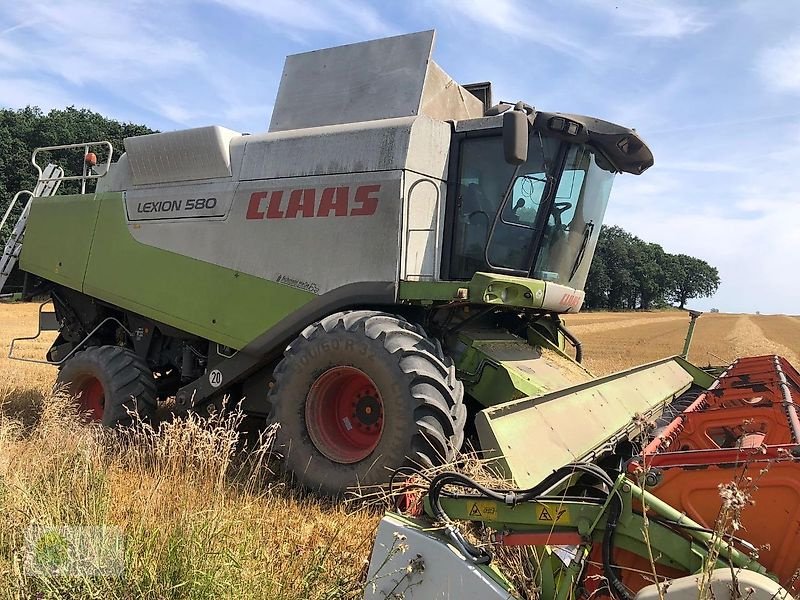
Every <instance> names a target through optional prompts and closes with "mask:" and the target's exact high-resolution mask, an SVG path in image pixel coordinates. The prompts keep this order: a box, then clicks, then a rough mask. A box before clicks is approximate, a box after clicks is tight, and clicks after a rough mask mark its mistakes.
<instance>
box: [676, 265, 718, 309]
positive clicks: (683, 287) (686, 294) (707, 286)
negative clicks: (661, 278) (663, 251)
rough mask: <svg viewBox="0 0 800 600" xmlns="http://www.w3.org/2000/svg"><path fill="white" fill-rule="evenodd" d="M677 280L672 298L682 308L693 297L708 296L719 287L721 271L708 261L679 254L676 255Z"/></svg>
mask: <svg viewBox="0 0 800 600" xmlns="http://www.w3.org/2000/svg"><path fill="white" fill-rule="evenodd" d="M675 259H676V268H675V276H676V278H675V281H674V288H673V290H672V298H673V300H674V301H675V302H677V303H678V305H679V307H680V308H684V307H685V306H686V302H687V301H688V300H690V299H691V298H706V297H708V296H711V295H712V294H714V292H716V291H717V289H718V288H719V283H720V279H719V271H717V269H716V268H715V267H712V266H711V265H709V264H708V263H707V262H706V261H704V260H700V259H699V258H695V257H694V256H687V255H686V254H678V255H676V256H675Z"/></svg>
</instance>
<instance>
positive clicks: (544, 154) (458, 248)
mask: <svg viewBox="0 0 800 600" xmlns="http://www.w3.org/2000/svg"><path fill="white" fill-rule="evenodd" d="M558 148H559V142H557V141H555V140H553V139H551V138H540V137H539V136H538V135H532V136H531V143H530V148H529V151H528V160H527V161H526V162H525V163H524V164H523V165H521V166H520V167H519V168H515V167H514V166H512V165H509V164H508V163H506V162H505V161H504V160H503V152H502V139H501V138H499V137H488V138H475V139H467V140H465V141H464V142H463V143H462V155H461V169H460V181H459V184H460V188H459V190H460V194H459V196H458V204H457V209H458V210H457V222H456V228H455V231H454V239H453V241H454V245H453V254H452V263H451V273H450V275H451V278H453V279H469V278H471V277H472V275H473V274H474V273H475V272H476V271H481V270H483V271H499V272H507V273H513V274H516V275H521V276H530V277H534V278H536V279H542V280H544V281H551V282H555V283H561V284H565V285H569V286H570V287H574V288H576V289H582V288H583V285H584V284H585V282H586V276H587V274H588V270H589V266H590V263H591V257H592V255H593V253H594V247H595V245H596V243H597V238H598V236H599V234H600V225H601V223H602V219H603V215H604V213H605V209H606V205H607V203H608V196H609V193H610V191H611V182H612V180H613V173H609V172H608V171H605V170H603V169H601V168H600V167H598V166H597V164H596V162H595V160H594V154H593V152H592V150H591V149H590V148H588V147H585V146H575V145H573V146H572V147H571V148H570V149H569V151H568V153H567V156H566V160H565V161H564V167H563V171H562V173H561V176H560V177H558V178H556V177H554V173H553V170H554V163H555V160H556V154H557V152H558ZM559 162H560V161H559ZM556 181H558V185H557V187H556V183H555V182H556ZM554 189H555V198H553V197H552V195H553V190H554ZM532 264H533V268H532V269H531V265H532Z"/></svg>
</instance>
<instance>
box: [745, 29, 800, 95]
mask: <svg viewBox="0 0 800 600" xmlns="http://www.w3.org/2000/svg"><path fill="white" fill-rule="evenodd" d="M798 65H800V37H795V38H792V39H790V40H787V41H785V42H783V43H781V44H778V45H776V46H772V47H770V48H767V49H765V50H763V51H762V52H761V54H760V55H759V56H758V59H757V60H756V70H757V71H758V73H759V75H760V76H761V78H762V80H763V81H764V84H765V85H767V86H768V87H770V88H772V89H773V90H775V91H778V92H791V93H795V94H796V93H800V69H798Z"/></svg>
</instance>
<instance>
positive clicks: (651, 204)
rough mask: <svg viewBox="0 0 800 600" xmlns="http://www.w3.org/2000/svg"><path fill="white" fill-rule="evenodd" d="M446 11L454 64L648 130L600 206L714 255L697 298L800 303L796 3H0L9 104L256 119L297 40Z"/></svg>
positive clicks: (375, 29)
mask: <svg viewBox="0 0 800 600" xmlns="http://www.w3.org/2000/svg"><path fill="white" fill-rule="evenodd" d="M432 28H435V29H436V30H437V44H436V49H435V51H434V55H435V58H436V61H437V62H438V63H439V64H440V65H441V66H442V67H443V68H444V69H445V70H446V71H448V72H449V73H450V74H451V75H452V76H453V77H454V78H455V79H456V80H458V81H460V82H462V83H467V82H471V81H483V80H491V81H492V82H493V84H494V95H495V98H496V99H504V100H518V99H523V100H525V101H527V102H529V103H530V104H533V105H534V106H536V107H538V108H541V109H544V110H552V111H563V112H576V113H583V114H590V115H593V116H598V117H602V118H606V119H609V120H612V121H616V122H618V123H621V124H624V125H628V126H631V127H635V128H636V129H637V130H638V131H639V132H640V133H641V134H642V135H643V136H644V138H645V139H646V140H647V141H648V143H649V144H650V146H651V148H652V149H653V151H654V153H655V157H656V165H655V166H654V167H653V168H652V169H650V170H649V171H648V172H647V173H645V174H644V175H643V176H641V177H632V176H624V177H619V178H618V179H617V182H616V183H615V187H614V191H613V192H612V200H611V205H610V207H609V211H608V213H607V219H606V222H607V223H613V224H618V225H621V226H622V227H624V228H625V229H627V230H629V231H631V232H632V233H634V234H636V235H638V236H640V237H642V238H644V239H645V240H647V241H652V242H657V243H660V244H661V245H662V246H664V248H665V249H666V250H667V251H668V252H674V253H678V252H683V253H687V254H692V255H695V256H699V257H701V258H703V259H705V260H707V261H708V262H710V263H711V264H713V265H714V266H716V267H718V268H719V270H720V275H721V277H722V281H723V283H722V286H721V287H720V289H719V292H718V293H717V294H716V296H715V297H714V298H712V299H708V300H700V301H695V302H694V305H695V306H696V307H698V308H700V309H708V308H710V307H712V306H714V307H718V308H720V309H721V310H723V311H729V312H754V311H761V312H764V313H768V312H783V313H790V314H800V277H798V266H797V262H798V259H800V251H799V249H800V202H798V200H797V199H798V197H800V194H798V192H797V191H796V187H797V185H796V184H795V179H794V174H795V172H796V171H797V167H796V164H797V161H798V160H800V147H798V142H800V105H798V99H799V97H800V3H798V2H795V1H793V0H784V1H781V0H770V1H765V0H759V1H742V2H735V1H722V0H719V1H716V2H711V1H709V2H705V3H701V2H694V3H693V2H688V1H674V2H671V1H667V0H663V1H660V2H657V1H653V2H649V1H645V0H616V1H612V0H609V1H604V0H573V1H569V2H567V1H558V0H551V1H545V0H542V1H539V2H523V1H516V2H514V1H512V0H491V1H488V0H487V1H484V0H461V1H455V0H454V1H452V2H445V1H436V0H428V1H423V0H406V1H404V2H368V1H366V0H318V1H313V2H312V1H304V0H295V1H286V0H197V1H189V0H170V1H167V2H165V1H163V0H162V1H155V0H126V1H125V2H121V1H113V0H112V1H108V2H102V3H87V2H85V1H82V2H79V1H76V0H59V1H57V2H56V1H53V0H48V1H45V0H28V2H10V1H4V2H2V3H1V4H0V106H5V107H21V106H25V105H27V104H34V105H38V106H40V107H42V108H43V109H49V108H54V107H63V106H66V105H69V104H75V105H76V106H85V107H88V108H92V109H94V110H97V111H99V112H101V113H103V114H105V115H108V116H111V117H114V118H117V119H120V120H125V121H134V122H139V123H145V124H147V125H150V126H151V127H155V128H158V129H162V130H169V129H181V128H185V127H192V126H197V125H207V124H220V125H225V126H227V127H231V128H233V129H237V130H239V131H247V132H257V131H262V130H265V129H266V128H267V125H268V123H269V116H270V112H271V110H272V103H273V101H274V99H275V94H276V92H277V86H278V81H279V77H280V74H281V69H282V66H283V59H284V56H285V55H286V54H292V53H296V52H303V51H307V50H314V49H317V48H323V47H328V46H335V45H339V44H345V43H351V42H355V41H362V40H366V39H371V38H376V37H383V36H385V35H393V34H400V33H407V32H411V31H420V30H424V29H432Z"/></svg>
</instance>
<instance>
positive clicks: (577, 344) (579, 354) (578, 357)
mask: <svg viewBox="0 0 800 600" xmlns="http://www.w3.org/2000/svg"><path fill="white" fill-rule="evenodd" d="M558 330H559V331H560V332H561V333H562V334H564V337H565V338H567V340H568V341H569V343H570V344H572V346H573V347H574V348H575V362H576V363H578V364H580V362H581V361H582V360H583V345H582V344H581V341H580V340H579V339H578V338H577V337H576V336H575V334H574V333H572V332H571V331H570V330H569V329H567V326H566V325H564V323H561V322H559V324H558Z"/></svg>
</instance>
